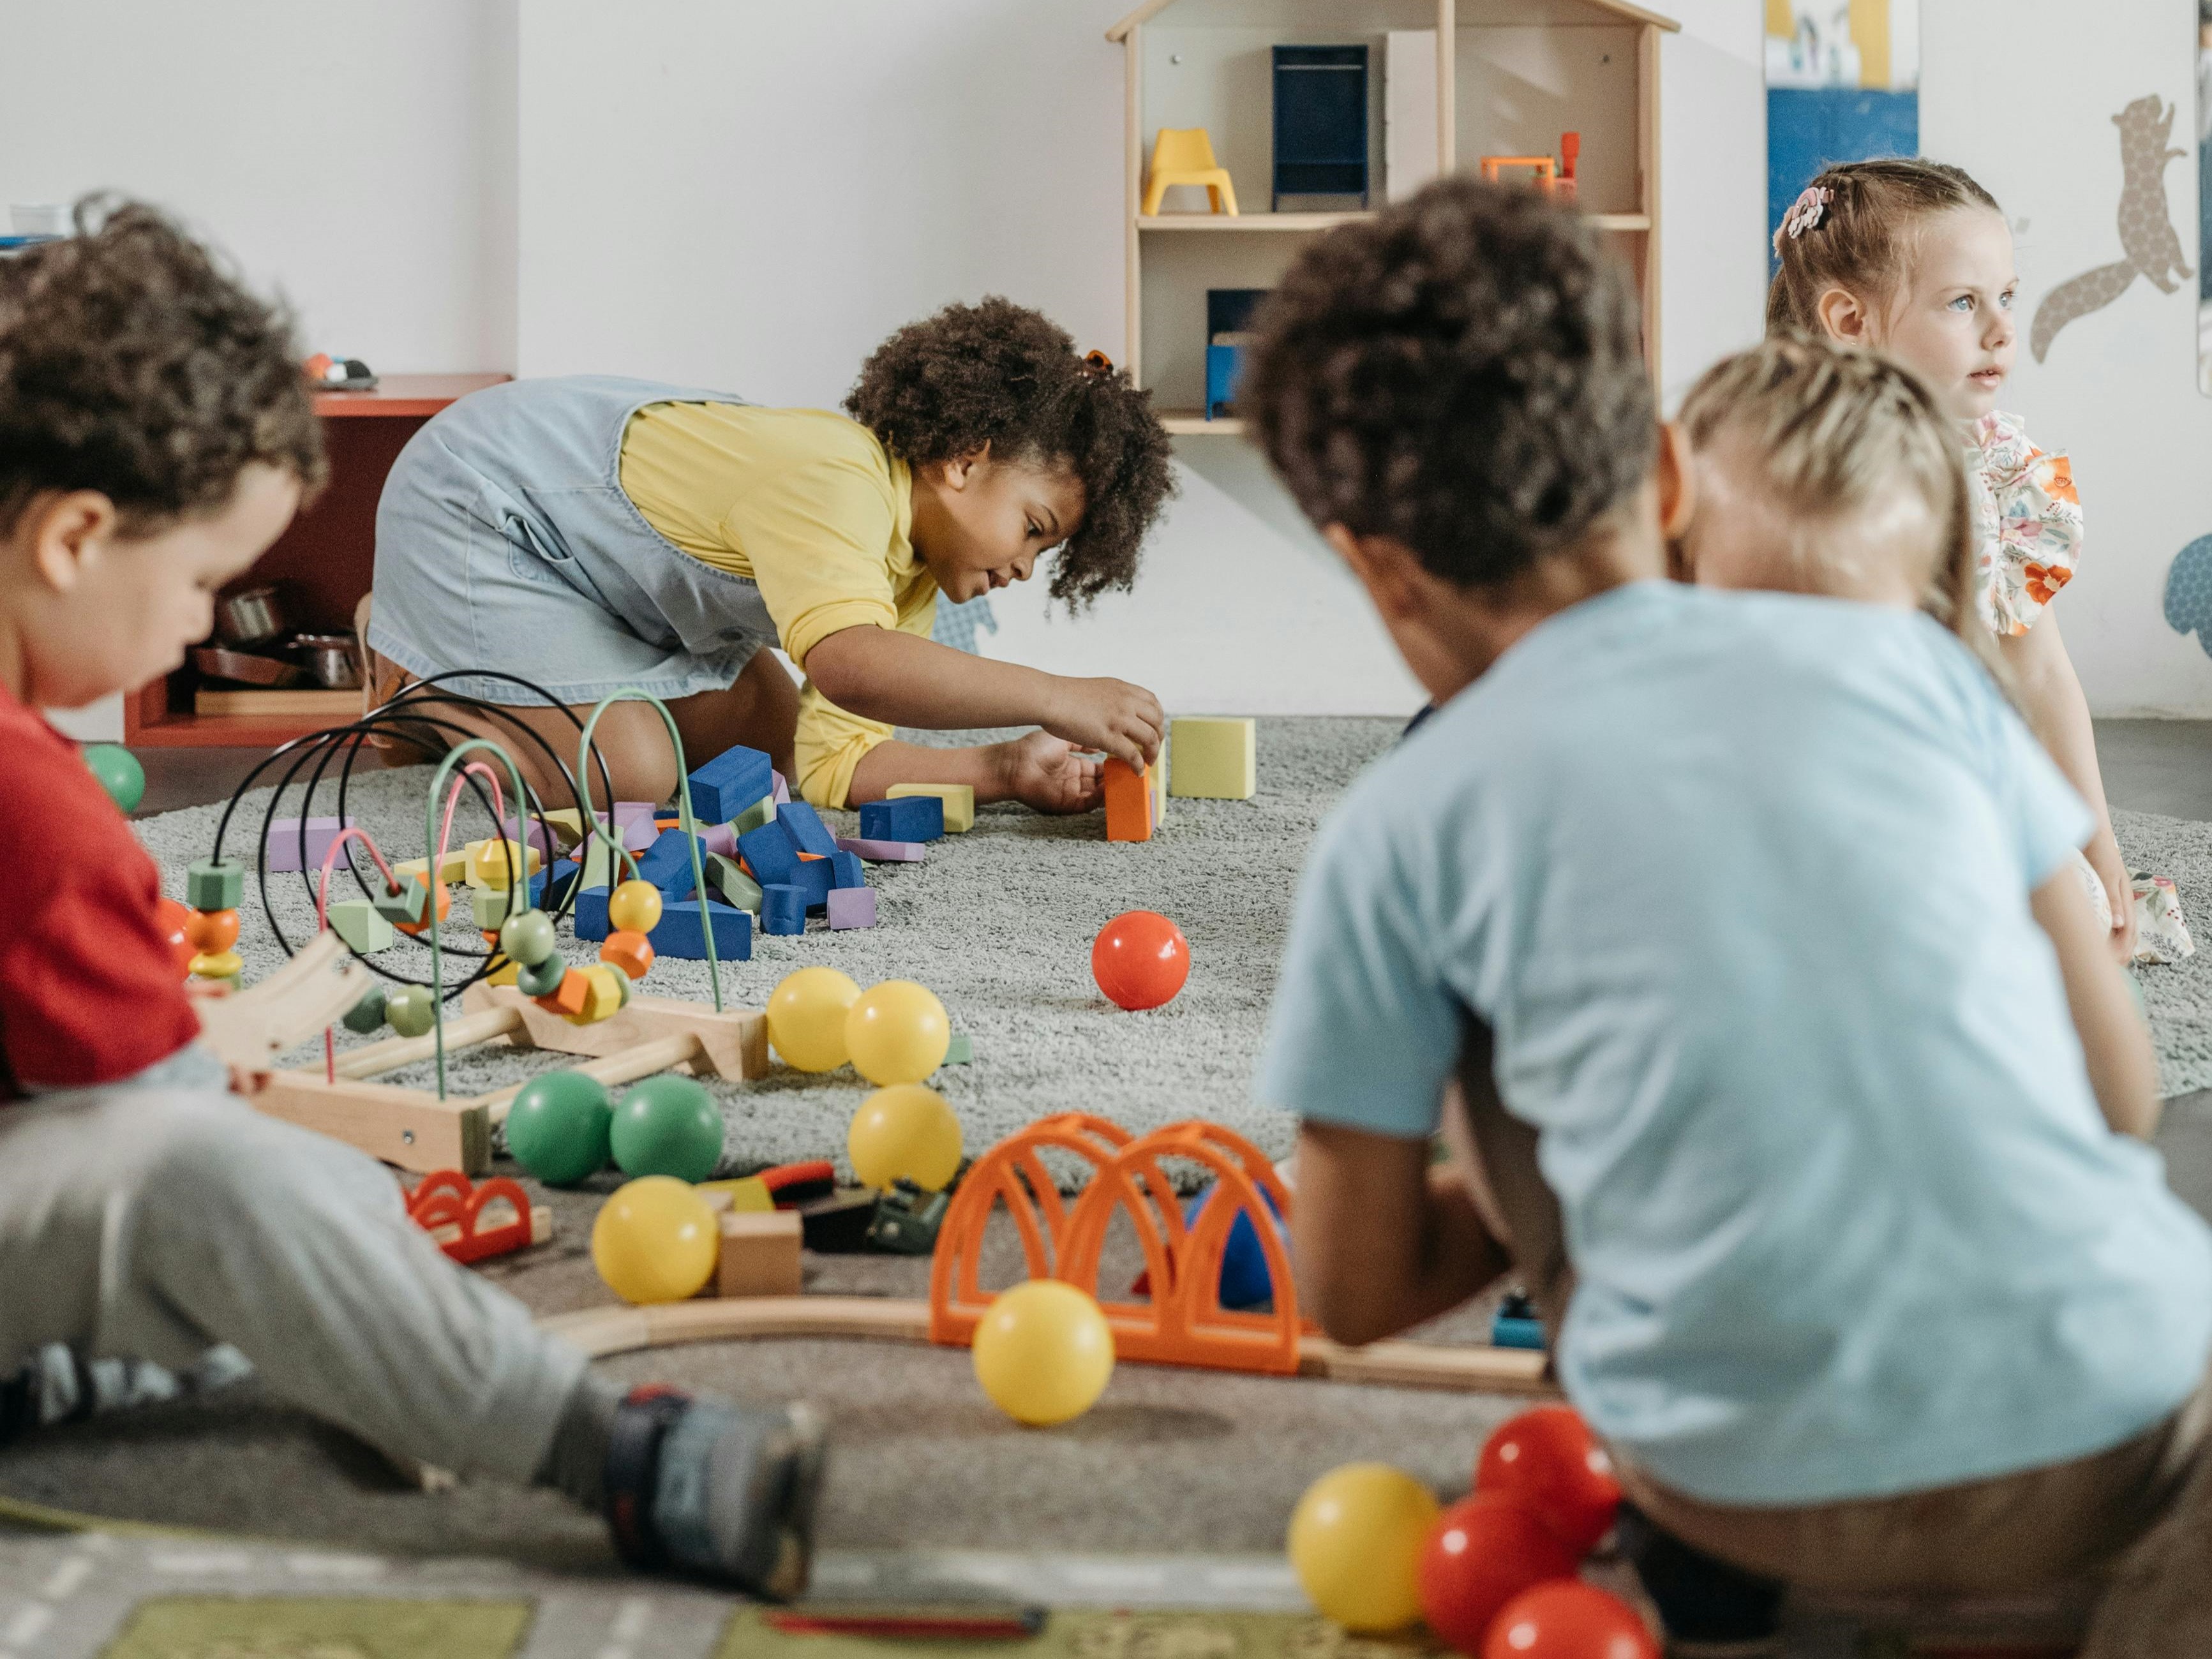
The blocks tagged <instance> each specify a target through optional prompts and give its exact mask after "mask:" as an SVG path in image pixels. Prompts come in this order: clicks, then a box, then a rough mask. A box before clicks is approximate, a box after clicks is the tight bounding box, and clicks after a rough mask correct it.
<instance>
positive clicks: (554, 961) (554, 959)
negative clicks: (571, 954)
mask: <svg viewBox="0 0 2212 1659" xmlns="http://www.w3.org/2000/svg"><path fill="white" fill-rule="evenodd" d="M567 975H568V963H565V962H563V961H562V960H561V958H560V957H559V956H558V955H557V954H556V955H553V956H550V957H546V958H545V960H544V961H543V962H539V963H532V964H531V965H530V966H529V967H526V968H525V969H523V970H522V971H521V972H520V974H518V975H516V976H515V981H514V983H515V988H516V989H518V990H520V992H521V993H522V994H523V995H525V996H526V997H546V996H550V995H552V994H553V993H554V992H555V991H556V990H557V989H559V988H560V985H561V981H562V979H563V978H564V977H566V976H567Z"/></svg>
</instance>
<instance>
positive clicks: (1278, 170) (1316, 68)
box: [1269, 46, 1367, 212]
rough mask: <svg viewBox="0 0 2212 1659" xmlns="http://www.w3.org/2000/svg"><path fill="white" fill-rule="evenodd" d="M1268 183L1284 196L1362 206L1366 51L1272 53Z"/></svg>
mask: <svg viewBox="0 0 2212 1659" xmlns="http://www.w3.org/2000/svg"><path fill="white" fill-rule="evenodd" d="M1274 64H1275V181H1274V190H1273V195H1272V197H1271V198H1270V202H1269V205H1270V207H1271V208H1273V210H1275V211H1277V212H1279V211H1281V207H1282V199H1283V197H1285V196H1357V197H1358V198H1359V205H1360V206H1361V207H1363V208H1364V207H1365V206H1366V205H1367V48H1366V47H1365V46H1277V47H1275V48H1274Z"/></svg>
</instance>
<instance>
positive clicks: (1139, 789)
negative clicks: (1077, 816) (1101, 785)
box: [1104, 755, 1152, 841]
mask: <svg viewBox="0 0 2212 1659" xmlns="http://www.w3.org/2000/svg"><path fill="white" fill-rule="evenodd" d="M1104 777H1105V784H1106V839H1107V840H1109V841H1150V840H1151V839H1152V769H1151V768H1150V767H1146V769H1144V770H1143V771H1141V772H1139V771H1136V770H1134V769H1132V768H1131V766H1130V765H1129V763H1128V762H1127V761H1125V760H1117V759H1115V757H1113V756H1111V755H1109V756H1108V757H1106V766H1105V774H1104Z"/></svg>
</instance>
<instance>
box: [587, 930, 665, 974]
mask: <svg viewBox="0 0 2212 1659" xmlns="http://www.w3.org/2000/svg"><path fill="white" fill-rule="evenodd" d="M599 960H600V961H601V962H604V963H607V964H608V965H610V966H611V967H615V968H619V969H622V970H623V975H625V976H626V977H628V978H630V979H643V978H644V977H645V975H646V973H647V970H648V969H651V968H652V966H653V942H652V941H651V940H650V939H647V938H646V936H645V935H644V934H642V933H631V932H629V930H627V929H624V930H623V931H621V932H618V933H609V934H608V935H607V942H606V943H605V945H601V946H599Z"/></svg>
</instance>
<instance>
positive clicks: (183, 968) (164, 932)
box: [154, 898, 199, 979]
mask: <svg viewBox="0 0 2212 1659" xmlns="http://www.w3.org/2000/svg"><path fill="white" fill-rule="evenodd" d="M191 919H192V912H191V908H190V907H189V906H187V905H183V904H179V903H178V902H177V901H176V900H174V899H173V898H158V899H155V901H154V926H155V928H156V929H157V930H158V931H159V932H160V933H161V937H162V939H165V940H167V943H168V946H169V954H170V955H171V956H173V957H175V958H176V959H177V977H178V978H179V979H181V978H183V977H184V976H185V975H186V974H189V973H190V972H191V970H192V958H193V957H196V956H197V955H198V954H199V951H198V948H197V946H195V945H193V944H192V942H191V939H189V938H188V937H186V933H185V929H186V927H188V926H189V925H190V923H191Z"/></svg>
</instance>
